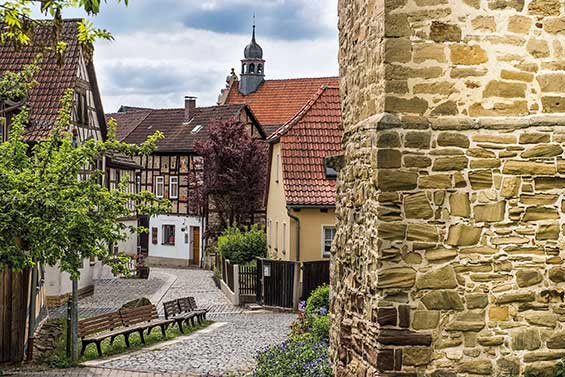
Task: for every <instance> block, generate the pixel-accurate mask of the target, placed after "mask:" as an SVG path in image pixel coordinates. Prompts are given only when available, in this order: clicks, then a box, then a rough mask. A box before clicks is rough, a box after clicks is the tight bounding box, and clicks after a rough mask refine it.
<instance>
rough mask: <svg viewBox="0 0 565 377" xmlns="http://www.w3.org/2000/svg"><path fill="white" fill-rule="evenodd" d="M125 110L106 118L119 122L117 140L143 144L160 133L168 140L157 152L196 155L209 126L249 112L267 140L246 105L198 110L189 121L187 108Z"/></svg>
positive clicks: (201, 108) (108, 115)
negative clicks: (199, 143)
mask: <svg viewBox="0 0 565 377" xmlns="http://www.w3.org/2000/svg"><path fill="white" fill-rule="evenodd" d="M123 108H124V107H122V109H123ZM126 109H127V110H126V111H122V112H117V113H113V114H107V115H106V118H107V119H109V118H114V119H116V122H117V132H116V133H117V137H118V140H121V141H125V142H127V143H130V144H140V143H143V142H144V141H145V140H146V139H147V137H148V136H150V135H152V134H154V133H155V131H157V130H159V131H161V132H162V133H163V134H164V135H165V138H164V139H162V140H160V141H159V142H158V144H157V152H193V151H194V147H195V145H196V143H197V142H198V141H201V140H206V139H207V138H208V127H209V126H210V125H212V124H215V123H225V122H229V121H237V120H239V115H240V114H241V111H246V112H247V114H248V116H249V117H250V118H251V120H252V121H253V123H254V124H255V126H256V128H257V129H258V131H259V132H260V133H261V136H262V137H266V136H265V134H264V131H263V129H262V128H261V126H260V125H259V123H257V120H256V119H255V116H254V115H253V113H252V112H251V110H250V109H249V108H248V107H247V106H246V105H245V104H234V105H221V106H211V107H197V108H196V109H195V110H194V116H193V117H192V119H190V120H186V119H185V112H184V108H178V109H151V110H147V109H136V108H131V107H126ZM198 126H200V127H198Z"/></svg>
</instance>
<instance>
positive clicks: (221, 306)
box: [17, 268, 296, 377]
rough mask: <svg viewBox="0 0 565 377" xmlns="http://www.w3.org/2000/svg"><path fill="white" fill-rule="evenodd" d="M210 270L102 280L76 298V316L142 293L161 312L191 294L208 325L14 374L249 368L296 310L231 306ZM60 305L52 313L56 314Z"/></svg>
mask: <svg viewBox="0 0 565 377" xmlns="http://www.w3.org/2000/svg"><path fill="white" fill-rule="evenodd" d="M211 276H212V273H211V272H210V271H204V270H199V269H159V268H154V269H152V271H151V276H150V279H149V280H145V281H143V280H133V279H127V280H104V281H99V282H97V284H96V288H95V294H94V295H93V296H92V297H89V298H86V299H83V300H81V301H80V304H79V305H80V308H81V315H84V316H90V315H94V314H96V313H102V312H108V311H112V310H116V309H118V308H119V307H120V306H121V305H123V304H124V303H126V302H128V301H131V300H134V299H136V298H140V297H147V298H149V299H151V300H152V302H153V303H155V304H157V306H158V308H159V310H160V311H162V303H163V302H165V301H168V300H173V299H176V298H179V297H185V296H194V297H195V298H196V301H197V303H198V305H199V306H200V307H204V308H207V309H209V310H210V312H209V314H208V318H209V319H211V320H213V321H215V323H214V324H213V325H211V326H210V327H208V328H206V329H204V330H200V331H198V332H196V333H194V334H192V335H189V336H187V337H183V338H180V339H179V340H178V341H176V342H173V343H172V344H167V345H164V346H162V347H158V345H157V347H155V348H153V349H152V350H147V349H146V350H141V351H136V352H133V353H131V354H128V355H122V356H115V357H112V358H110V359H108V360H107V361H102V362H100V361H98V362H95V363H94V364H92V363H88V364H89V365H88V367H87V368H74V369H68V370H64V371H59V370H53V371H46V372H18V373H17V375H19V376H22V375H24V376H27V375H29V376H35V375H43V376H49V377H50V376H61V377H164V376H172V377H188V376H191V377H192V376H227V375H229V374H230V373H238V372H242V371H248V370H250V369H251V368H252V367H253V365H254V356H255V354H256V352H257V350H260V349H261V348H264V347H265V346H268V345H270V344H275V343H278V342H281V341H283V340H284V339H285V338H286V337H287V335H288V332H289V326H290V324H291V323H292V321H293V320H294V319H295V318H296V315H295V314H288V313H270V312H248V311H244V309H243V308H242V307H235V306H233V305H231V303H230V302H229V301H228V300H227V299H226V298H225V296H224V295H223V293H222V292H221V291H220V290H218V289H217V288H216V286H215V285H214V283H213V281H212V279H211ZM63 312H64V311H63V309H62V308H60V309H58V310H56V311H54V312H52V313H51V315H52V316H53V314H54V313H56V315H61V314H62V313H63Z"/></svg>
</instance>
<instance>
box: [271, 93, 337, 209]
mask: <svg viewBox="0 0 565 377" xmlns="http://www.w3.org/2000/svg"><path fill="white" fill-rule="evenodd" d="M342 135H343V128H342V123H341V98H340V95H339V88H337V87H326V86H324V87H322V88H321V89H319V90H318V92H317V93H316V94H315V95H314V96H313V97H312V98H311V99H310V101H308V102H307V103H306V105H304V106H303V107H302V109H301V110H300V111H298V113H297V114H296V115H295V116H294V117H293V118H292V119H291V120H290V121H289V122H287V123H286V124H285V125H284V126H282V127H281V128H279V130H278V131H277V132H276V133H275V134H273V135H272V136H271V137H270V138H269V141H270V142H277V141H279V142H280V143H281V151H282V152H281V153H282V164H283V180H284V188H285V196H286V202H287V205H314V206H316V205H318V206H333V205H335V197H336V193H335V180H334V179H327V178H326V174H325V167H324V158H325V157H328V156H333V155H337V154H339V153H340V152H341V138H342Z"/></svg>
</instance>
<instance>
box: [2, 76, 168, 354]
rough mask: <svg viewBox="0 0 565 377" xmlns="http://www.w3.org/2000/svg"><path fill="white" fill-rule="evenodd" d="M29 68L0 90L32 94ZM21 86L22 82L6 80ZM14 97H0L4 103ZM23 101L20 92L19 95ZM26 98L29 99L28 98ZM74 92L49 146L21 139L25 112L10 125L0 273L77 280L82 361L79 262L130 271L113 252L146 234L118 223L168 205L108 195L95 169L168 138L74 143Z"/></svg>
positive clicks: (139, 196)
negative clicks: (44, 268) (131, 236)
mask: <svg viewBox="0 0 565 377" xmlns="http://www.w3.org/2000/svg"><path fill="white" fill-rule="evenodd" d="M29 70H30V69H29V68H26V69H25V70H24V71H23V72H22V73H20V74H15V75H13V74H9V75H6V76H4V79H3V80H1V81H0V90H1V88H4V87H8V88H12V89H11V90H12V91H13V90H14V89H13V88H21V90H25V89H26V88H28V87H29V85H30V83H29V79H30V76H29V75H28V74H27V73H26V72H28V71H29ZM14 79H23V81H24V82H20V83H17V82H12V84H11V85H9V84H6V83H5V81H12V80H14ZM7 94H10V92H8V91H6V92H5V93H1V92H0V99H2V98H6V95H7ZM18 94H21V92H18ZM24 97H25V96H24ZM72 98H73V91H72V90H68V91H67V92H66V93H65V96H64V98H63V100H62V104H61V110H60V112H59V116H58V119H57V122H56V124H55V127H54V128H53V130H52V131H51V134H50V136H49V138H48V139H47V140H44V141H40V142H38V143H37V144H35V145H34V146H29V145H28V144H26V143H25V142H24V141H23V138H22V132H23V130H24V128H25V126H26V124H27V122H28V111H27V109H26V108H25V107H22V108H21V109H20V110H19V113H18V114H17V115H15V117H13V118H12V123H11V125H10V134H9V140H8V141H7V142H5V143H3V144H0V266H1V265H7V266H8V267H9V268H11V269H13V270H16V271H17V270H23V269H26V268H33V267H35V266H36V265H38V264H49V265H58V266H59V268H60V270H61V271H65V272H68V273H69V274H70V275H71V280H72V281H73V298H72V301H73V315H72V316H73V319H74V321H73V323H74V325H73V326H72V329H71V331H72V333H73V336H72V340H73V347H72V349H73V352H72V356H73V360H76V359H77V358H78V356H77V344H78V340H77V339H78V338H77V319H78V297H77V289H75V288H76V285H77V281H78V278H79V276H80V271H79V269H80V267H81V264H82V261H83V260H84V259H86V258H90V257H97V258H98V259H99V260H101V261H103V262H104V263H105V264H107V265H110V266H111V267H112V269H113V271H114V272H125V264H126V262H127V260H128V258H127V257H126V256H116V255H113V254H112V253H111V252H110V248H109V245H112V244H115V243H117V242H119V241H121V240H124V239H125V238H126V237H127V233H128V232H135V231H144V230H143V229H137V228H136V227H127V226H126V225H124V224H123V223H121V222H120V221H119V220H120V219H121V218H123V217H126V216H128V215H131V212H132V210H131V208H130V204H131V203H133V204H134V205H135V208H136V211H137V212H138V213H139V214H144V215H153V214H156V213H162V212H165V211H166V210H167V209H168V206H167V203H165V202H162V201H159V200H157V199H156V198H155V197H154V196H153V195H152V194H151V193H149V192H142V193H131V192H126V190H125V188H126V182H125V181H123V182H121V183H120V187H119V189H116V190H110V189H108V188H107V187H106V186H105V185H104V184H103V183H102V179H101V178H102V176H103V174H104V172H103V171H102V170H101V169H100V168H97V167H98V166H101V164H100V161H101V160H102V159H104V158H105V157H106V156H107V155H113V154H115V153H122V154H126V155H128V156H135V155H148V154H150V153H152V151H153V150H154V149H155V146H156V143H157V141H158V140H159V139H160V138H162V137H163V135H162V134H161V133H159V132H157V133H156V134H155V135H153V136H151V137H149V138H148V139H147V141H146V142H144V143H143V144H141V145H139V146H137V145H129V144H125V143H122V142H119V141H117V140H116V139H115V125H114V124H113V122H110V130H109V136H108V139H107V140H105V141H96V140H87V141H85V142H83V143H80V144H77V143H76V142H75V140H74V137H73V133H72V132H71V126H72V122H71V109H72Z"/></svg>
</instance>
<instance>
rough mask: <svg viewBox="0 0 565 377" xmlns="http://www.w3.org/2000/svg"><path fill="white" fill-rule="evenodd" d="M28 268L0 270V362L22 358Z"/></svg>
mask: <svg viewBox="0 0 565 377" xmlns="http://www.w3.org/2000/svg"><path fill="white" fill-rule="evenodd" d="M29 272H30V271H29V270H26V271H23V272H13V271H11V270H10V269H8V268H4V269H3V270H2V271H0V363H9V362H19V361H22V360H23V359H24V356H25V354H24V345H25V341H26V321H27V318H28V315H27V308H28V296H29V275H30V274H29Z"/></svg>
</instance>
